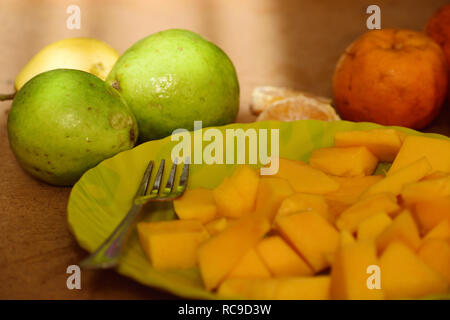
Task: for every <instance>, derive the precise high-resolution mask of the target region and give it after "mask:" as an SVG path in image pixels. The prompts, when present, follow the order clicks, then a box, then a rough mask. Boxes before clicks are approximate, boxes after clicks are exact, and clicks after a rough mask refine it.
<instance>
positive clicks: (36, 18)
mask: <svg viewBox="0 0 450 320" xmlns="http://www.w3.org/2000/svg"><path fill="white" fill-rule="evenodd" d="M447 2H448V1H444V0H427V1H423V0H408V1H407V0H385V1H376V2H374V1H365V0H340V1H332V0H321V1H305V0H246V1H242V0H227V1H225V0H151V1H142V0H96V1H88V0H20V1H17V0H2V1H1V4H0V6H1V10H0V21H1V23H2V28H1V29H0V39H2V40H1V51H0V52H1V55H0V65H1V67H2V72H1V74H0V92H2V93H3V92H9V91H11V90H12V87H13V81H14V79H15V77H16V75H17V73H18V72H19V71H20V69H21V68H22V67H23V66H24V65H25V63H26V62H27V61H28V60H29V59H30V58H31V57H32V56H33V55H34V54H35V53H36V52H37V51H39V50H40V49H41V48H42V47H44V46H45V45H47V44H49V43H52V42H54V41H57V40H60V39H63V38H67V37H79V36H89V37H94V38H98V39H100V40H103V41H105V42H107V43H108V44H110V45H111V46H113V47H114V48H116V49H117V50H118V51H119V52H120V53H122V52H123V51H124V50H126V49H127V48H128V47H129V46H130V45H131V44H133V43H134V42H135V41H137V40H139V39H141V38H143V37H145V36H147V35H149V34H151V33H154V32H157V31H160V30H163V29H168V28H186V29H190V30H192V31H195V32H198V33H200V34H201V35H202V36H204V37H206V38H207V39H209V40H211V41H213V42H214V43H216V44H217V45H219V46H220V47H221V48H222V49H223V50H224V51H225V52H226V53H227V54H228V55H229V56H230V58H231V60H232V61H233V62H234V64H235V66H236V69H237V72H238V76H239V80H240V84H241V112H240V114H239V117H238V121H242V122H243V121H251V120H253V117H252V116H251V115H250V113H249V112H248V104H249V99H250V95H251V91H252V90H253V88H254V87H255V86H261V85H276V86H287V87H292V88H295V89H300V90H305V91H310V92H312V93H315V94H319V95H324V96H331V77H332V74H333V70H334V67H335V64H336V62H337V59H338V58H339V56H340V54H341V53H342V52H343V51H344V49H345V47H346V46H347V45H348V44H350V43H351V42H352V41H353V40H354V39H355V38H356V37H357V36H358V35H360V34H362V33H363V32H365V31H366V30H367V28H366V19H367V18H368V16H369V15H368V14H366V8H367V7H368V6H369V5H371V4H377V5H378V6H380V8H381V27H382V28H393V27H397V28H410V29H415V30H423V27H424V25H425V23H426V21H427V19H428V18H429V17H430V16H431V15H432V14H433V13H434V11H436V9H437V8H438V7H440V6H441V5H443V4H445V3H447ZM73 4H74V5H78V6H79V7H80V9H81V29H80V30H69V29H67V28H66V20H67V18H68V17H69V14H67V13H66V9H67V7H68V6H70V5H73ZM9 105H10V103H9V102H5V103H1V106H2V108H8V107H9Z"/></svg>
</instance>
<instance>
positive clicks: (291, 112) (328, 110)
mask: <svg viewBox="0 0 450 320" xmlns="http://www.w3.org/2000/svg"><path fill="white" fill-rule="evenodd" d="M308 119H315V120H324V121H333V120H340V118H339V116H338V115H337V114H336V111H334V109H333V107H332V106H331V105H330V104H329V103H325V102H323V101H322V100H321V98H318V97H311V96H307V95H304V94H302V95H298V96H295V97H291V98H286V99H284V100H279V101H276V102H274V103H273V104H272V105H271V106H270V107H269V108H268V109H266V110H265V111H264V112H262V113H261V114H260V115H259V116H258V118H256V121H265V120H280V121H295V120H308Z"/></svg>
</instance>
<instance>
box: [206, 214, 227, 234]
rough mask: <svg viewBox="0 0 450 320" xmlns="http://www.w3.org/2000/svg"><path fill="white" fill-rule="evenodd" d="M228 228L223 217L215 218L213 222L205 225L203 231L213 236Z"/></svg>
mask: <svg viewBox="0 0 450 320" xmlns="http://www.w3.org/2000/svg"><path fill="white" fill-rule="evenodd" d="M227 226H228V220H227V218H225V217H220V218H217V219H215V220H213V221H210V222H208V223H207V224H205V229H206V231H208V233H209V235H211V236H213V235H215V234H217V233H219V232H221V231H223V230H225V228H226V227H227Z"/></svg>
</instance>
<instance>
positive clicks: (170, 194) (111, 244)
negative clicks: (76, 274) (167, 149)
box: [80, 159, 189, 269]
mask: <svg viewBox="0 0 450 320" xmlns="http://www.w3.org/2000/svg"><path fill="white" fill-rule="evenodd" d="M164 164H165V160H164V159H163V160H161V163H160V165H159V169H158V173H157V174H156V177H155V182H154V183H153V187H152V189H151V191H150V192H149V193H148V194H147V189H148V186H149V182H150V180H151V176H152V170H153V166H154V162H153V161H150V162H149V164H148V166H147V168H146V169H145V171H144V175H143V177H142V180H141V183H140V185H139V188H138V190H137V192H136V195H135V197H134V199H133V205H132V206H131V208H130V210H129V211H128V213H127V214H126V216H125V217H124V218H123V220H122V221H121V222H120V224H119V225H118V226H117V227H116V229H115V230H114V231H113V232H112V233H111V234H110V235H109V237H108V238H107V239H106V240H105V241H104V242H103V243H102V244H101V245H100V247H98V248H97V250H95V251H94V252H93V253H92V254H91V255H90V256H89V257H87V258H86V259H84V260H83V261H81V263H80V266H81V267H82V268H86V269H107V268H112V267H115V266H117V264H118V263H119V257H120V253H121V251H122V247H123V245H124V243H125V240H126V238H127V235H128V233H129V231H130V229H131V227H132V226H133V225H134V222H135V220H136V217H137V216H138V215H139V213H140V211H141V209H142V207H143V206H144V205H145V204H146V203H148V202H152V201H173V200H175V199H176V198H178V197H180V196H181V195H182V194H183V193H184V190H186V185H187V180H188V176H189V159H186V161H185V164H184V166H183V171H182V172H181V176H180V180H179V181H178V184H177V186H176V187H175V189H174V185H175V173H176V169H177V162H174V164H173V166H172V169H171V170H170V174H169V178H168V179H167V184H166V186H165V187H164V188H163V189H162V190H160V187H161V181H162V177H163V173H164Z"/></svg>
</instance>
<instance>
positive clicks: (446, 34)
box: [425, 4, 450, 64]
mask: <svg viewBox="0 0 450 320" xmlns="http://www.w3.org/2000/svg"><path fill="white" fill-rule="evenodd" d="M425 33H426V34H427V35H428V36H429V37H431V38H433V40H434V41H436V42H437V43H438V44H439V45H440V46H441V48H442V50H444V53H445V57H446V58H447V63H448V64H450V4H447V5H444V6H443V7H441V8H440V9H439V10H438V11H437V12H436V13H435V14H434V15H433V16H432V17H431V18H430V20H429V21H428V23H427V25H426V27H425Z"/></svg>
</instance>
